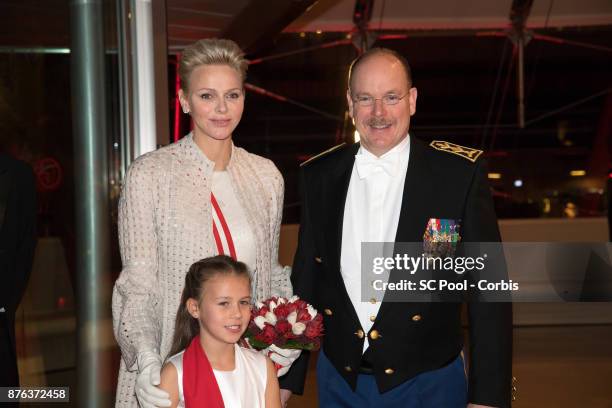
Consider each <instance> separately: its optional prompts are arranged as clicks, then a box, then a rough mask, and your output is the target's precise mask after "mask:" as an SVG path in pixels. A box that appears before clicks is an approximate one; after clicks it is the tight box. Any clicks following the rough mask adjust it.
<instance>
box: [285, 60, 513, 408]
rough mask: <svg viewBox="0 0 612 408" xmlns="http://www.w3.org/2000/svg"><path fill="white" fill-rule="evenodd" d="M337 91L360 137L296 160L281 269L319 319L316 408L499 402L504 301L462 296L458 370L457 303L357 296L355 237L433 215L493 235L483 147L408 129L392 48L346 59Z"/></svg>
mask: <svg viewBox="0 0 612 408" xmlns="http://www.w3.org/2000/svg"><path fill="white" fill-rule="evenodd" d="M347 99H348V104H349V110H350V113H351V117H352V118H353V120H354V123H355V126H356V128H357V130H358V131H359V134H360V136H361V141H360V143H357V144H353V145H348V146H339V147H337V148H334V149H331V150H330V151H327V152H325V153H323V154H321V155H319V156H317V157H315V158H313V159H311V160H309V161H308V162H306V163H304V164H303V166H302V168H301V182H302V185H301V186H302V209H301V223H300V232H299V241H298V249H297V252H296V255H295V260H294V266H293V272H292V276H291V281H292V283H293V288H294V292H295V293H296V294H297V295H299V296H301V297H302V298H303V299H305V300H307V301H309V302H311V303H312V304H313V305H314V306H315V307H316V308H317V309H318V310H319V311H320V312H321V313H322V314H323V316H324V326H325V335H324V338H323V347H322V351H321V352H320V353H319V360H318V364H317V383H318V391H319V405H320V406H321V407H377V408H383V407H407V408H410V407H420V408H423V407H432V408H434V407H435V408H454V407H461V408H464V407H466V406H468V407H483V406H490V407H509V406H510V399H511V391H510V390H511V354H512V350H511V349H512V309H511V305H510V304H508V303H477V302H474V303H469V304H468V306H467V310H468V317H469V336H470V339H469V344H470V347H469V361H468V362H466V363H469V364H466V365H468V366H469V374H467V378H466V373H465V371H464V362H463V353H462V350H463V335H462V325H461V303H457V302H455V303H451V302H446V303H443V302H438V303H434V302H429V303H422V302H421V303H416V302H415V303H411V302H402V303H398V302H386V301H384V300H383V301H382V302H381V301H380V299H376V298H373V299H371V301H369V302H364V301H363V300H362V299H361V297H360V295H361V276H360V274H361V261H360V257H361V255H360V246H361V242H394V241H395V242H422V241H423V236H424V233H425V230H426V228H427V226H428V224H429V223H430V222H431V220H432V219H433V220H445V221H446V222H451V223H454V224H456V225H457V226H460V231H461V241H462V242H498V241H500V234H499V229H498V225H497V219H496V216H495V212H494V209H493V203H492V200H491V195H490V191H489V187H488V185H487V172H486V169H485V164H484V162H483V159H482V158H481V157H480V156H481V153H482V152H481V151H479V150H475V149H469V148H465V147H462V146H459V145H455V144H451V143H447V142H440V141H437V142H432V143H431V144H430V145H429V146H428V145H426V144H424V143H423V142H421V141H419V140H418V139H415V138H413V137H412V136H410V135H409V134H408V129H409V125H410V117H411V116H412V115H413V114H414V113H415V111H416V99H417V90H416V88H413V87H412V78H411V73H410V68H409V66H408V63H407V62H406V60H405V59H404V58H403V57H402V56H400V55H399V54H397V53H396V52H394V51H391V50H387V49H380V48H378V49H372V50H370V51H368V52H366V53H365V54H363V55H361V56H360V57H359V58H357V60H355V61H354V62H353V64H352V66H351V70H350V71H349V89H348V91H347ZM449 220H450V221H449ZM306 367H307V356H304V357H302V358H300V359H299V360H298V361H296V363H294V365H293V367H292V368H291V369H290V371H289V373H288V374H287V375H286V376H285V377H284V378H281V388H285V389H289V390H292V391H293V392H296V393H301V392H302V390H303V384H304V379H305V373H306Z"/></svg>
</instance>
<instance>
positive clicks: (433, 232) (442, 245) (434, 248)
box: [423, 218, 461, 258]
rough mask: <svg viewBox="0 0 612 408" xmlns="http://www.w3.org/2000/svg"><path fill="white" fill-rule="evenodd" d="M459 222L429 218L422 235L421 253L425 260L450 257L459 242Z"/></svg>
mask: <svg viewBox="0 0 612 408" xmlns="http://www.w3.org/2000/svg"><path fill="white" fill-rule="evenodd" d="M460 226H461V220H452V219H448V218H430V219H429V221H428V222H427V226H426V227H425V233H424V234H423V253H424V255H425V257H427V258H438V257H440V258H445V257H449V256H450V257H452V256H453V255H454V254H455V250H456V249H457V244H458V243H459V242H460V241H461V235H459V229H460Z"/></svg>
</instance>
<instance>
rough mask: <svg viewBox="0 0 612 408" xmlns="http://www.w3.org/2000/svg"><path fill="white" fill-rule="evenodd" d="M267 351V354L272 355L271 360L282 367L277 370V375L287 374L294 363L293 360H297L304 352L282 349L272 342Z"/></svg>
mask: <svg viewBox="0 0 612 408" xmlns="http://www.w3.org/2000/svg"><path fill="white" fill-rule="evenodd" d="M265 351H266V355H267V356H268V357H270V360H272V361H274V363H276V364H277V365H279V366H281V368H279V369H278V370H277V371H276V375H277V376H279V377H281V376H283V375H285V374H287V371H289V368H290V367H291V364H293V362H294V361H295V360H297V359H298V357H299V356H300V354H301V353H302V350H293V349H282V348H280V347H277V346H276V345H275V344H272V345H271V346H270V347H268V348H266V349H265Z"/></svg>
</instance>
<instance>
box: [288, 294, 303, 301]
mask: <svg viewBox="0 0 612 408" xmlns="http://www.w3.org/2000/svg"><path fill="white" fill-rule="evenodd" d="M299 298H300V297H299V296H298V295H293V296H291V297H290V298H289V303H293V302H295V301H296V300H299Z"/></svg>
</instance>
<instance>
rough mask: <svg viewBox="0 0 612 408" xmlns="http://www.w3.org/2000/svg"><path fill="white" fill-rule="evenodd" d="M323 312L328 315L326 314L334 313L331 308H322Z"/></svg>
mask: <svg viewBox="0 0 612 408" xmlns="http://www.w3.org/2000/svg"><path fill="white" fill-rule="evenodd" d="M323 313H325V314H326V315H328V316H331V315H333V314H334V313H333V312H332V311H331V309H324V310H323Z"/></svg>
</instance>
